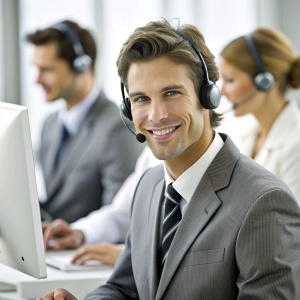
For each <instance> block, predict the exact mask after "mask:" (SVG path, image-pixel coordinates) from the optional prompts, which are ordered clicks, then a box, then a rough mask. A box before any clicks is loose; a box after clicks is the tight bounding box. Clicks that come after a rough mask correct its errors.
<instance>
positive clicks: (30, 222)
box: [0, 102, 47, 278]
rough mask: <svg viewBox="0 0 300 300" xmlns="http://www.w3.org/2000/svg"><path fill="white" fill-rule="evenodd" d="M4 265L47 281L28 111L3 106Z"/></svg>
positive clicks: (0, 213)
mask: <svg viewBox="0 0 300 300" xmlns="http://www.w3.org/2000/svg"><path fill="white" fill-rule="evenodd" d="M0 263H2V264H5V265H7V266H10V267H12V268H14V269H16V270H18V271H20V272H23V273H25V274H28V275H31V276H33V277H35V278H45V277H46V276H47V269H46V264H45V250H44V246H43V234H42V226H41V218H40V208H39V202H38V196H37V187H36V178H35V170H34V160H33V151H32V144H31V136H30V128H29V118H28V110H27V108H26V107H24V106H20V105H15V104H10V103H5V102H0Z"/></svg>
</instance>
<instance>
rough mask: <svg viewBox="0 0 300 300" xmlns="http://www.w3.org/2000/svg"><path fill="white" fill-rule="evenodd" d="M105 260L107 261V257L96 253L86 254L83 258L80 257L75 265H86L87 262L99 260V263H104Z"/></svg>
mask: <svg viewBox="0 0 300 300" xmlns="http://www.w3.org/2000/svg"><path fill="white" fill-rule="evenodd" d="M103 259H105V257H104V256H103V255H101V254H97V253H95V252H90V253H86V254H84V255H82V256H80V257H79V258H77V259H76V260H75V261H74V263H75V264H76V265H84V264H85V263H86V262H87V261H91V260H97V261H99V262H103Z"/></svg>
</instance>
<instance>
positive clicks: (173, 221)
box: [159, 183, 181, 270]
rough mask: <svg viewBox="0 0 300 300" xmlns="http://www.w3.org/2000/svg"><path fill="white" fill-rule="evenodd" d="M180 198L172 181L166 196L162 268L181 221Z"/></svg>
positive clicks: (161, 256)
mask: <svg viewBox="0 0 300 300" xmlns="http://www.w3.org/2000/svg"><path fill="white" fill-rule="evenodd" d="M180 200H181V196H180V195H179V194H178V193H177V192H176V190H175V189H174V188H173V186H172V183H170V184H169V185H168V187H167V191H166V198H165V216H164V221H163V230H162V231H163V232H162V242H161V249H160V260H159V262H160V263H161V266H159V269H160V270H162V269H163V267H164V264H165V261H166V257H167V255H168V252H169V249H170V246H171V243H172V240H173V238H174V236H175V233H176V230H177V228H178V226H179V223H180V221H181V210H180Z"/></svg>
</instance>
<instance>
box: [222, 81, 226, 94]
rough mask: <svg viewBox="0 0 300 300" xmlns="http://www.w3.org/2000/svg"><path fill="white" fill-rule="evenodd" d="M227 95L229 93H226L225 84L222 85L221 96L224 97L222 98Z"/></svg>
mask: <svg viewBox="0 0 300 300" xmlns="http://www.w3.org/2000/svg"><path fill="white" fill-rule="evenodd" d="M226 94H227V93H226V87H225V84H224V83H223V84H222V87H221V95H222V96H226Z"/></svg>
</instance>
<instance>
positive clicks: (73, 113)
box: [59, 85, 100, 135]
mask: <svg viewBox="0 0 300 300" xmlns="http://www.w3.org/2000/svg"><path fill="white" fill-rule="evenodd" d="M99 94H100V89H99V88H98V87H97V86H95V85H94V86H93V88H92V90H91V91H90V93H89V94H88V95H87V96H86V97H85V98H84V99H83V100H82V101H80V102H79V103H78V104H76V105H75V106H73V107H72V108H71V109H70V110H67V108H66V107H65V108H64V109H63V110H61V111H60V113H59V120H60V122H61V123H62V124H63V125H64V126H65V127H66V129H67V130H68V132H69V134H70V135H75V134H76V133H77V132H78V130H79V128H80V126H81V124H82V122H83V120H84V118H85V117H86V115H87V113H88V111H89V110H90V108H91V107H92V105H93V104H94V103H95V101H96V100H97V98H98V95H99Z"/></svg>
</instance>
